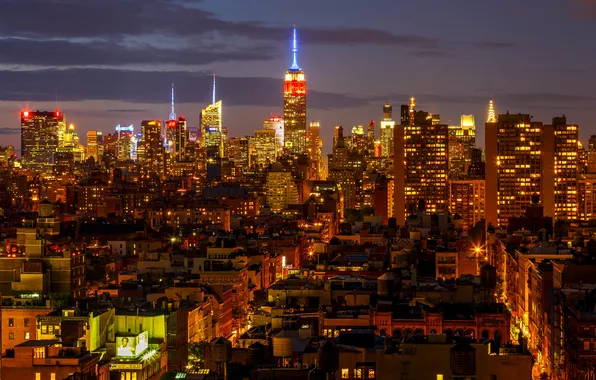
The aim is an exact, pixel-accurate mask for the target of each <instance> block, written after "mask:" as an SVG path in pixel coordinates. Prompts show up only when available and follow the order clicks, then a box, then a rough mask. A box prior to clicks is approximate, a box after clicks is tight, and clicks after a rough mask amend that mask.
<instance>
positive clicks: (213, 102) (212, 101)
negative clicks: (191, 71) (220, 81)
mask: <svg viewBox="0 0 596 380" xmlns="http://www.w3.org/2000/svg"><path fill="white" fill-rule="evenodd" d="M211 104H215V74H213V99H212V100H211Z"/></svg>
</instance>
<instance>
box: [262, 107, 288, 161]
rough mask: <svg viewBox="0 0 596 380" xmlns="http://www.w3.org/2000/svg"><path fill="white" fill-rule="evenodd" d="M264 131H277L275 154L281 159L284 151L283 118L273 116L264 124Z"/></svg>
mask: <svg viewBox="0 0 596 380" xmlns="http://www.w3.org/2000/svg"><path fill="white" fill-rule="evenodd" d="M263 129H272V130H274V131H275V152H276V155H277V156H278V157H279V156H281V155H282V153H283V150H284V120H283V119H282V118H281V116H275V115H272V116H270V117H269V119H267V120H265V121H264V122H263Z"/></svg>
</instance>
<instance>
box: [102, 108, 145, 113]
mask: <svg viewBox="0 0 596 380" xmlns="http://www.w3.org/2000/svg"><path fill="white" fill-rule="evenodd" d="M147 111H148V110H145V109H140V108H130V109H127V108H123V109H114V110H107V112H114V113H137V112H138V113H140V112H147Z"/></svg>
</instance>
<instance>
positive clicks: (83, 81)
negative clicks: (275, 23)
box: [0, 68, 369, 109]
mask: <svg viewBox="0 0 596 380" xmlns="http://www.w3.org/2000/svg"><path fill="white" fill-rule="evenodd" d="M0 77H1V78H2V86H1V87H0V100H5V101H20V102H28V101H31V102H45V101H53V100H55V97H56V92H57V93H58V94H59V96H60V101H63V102H68V101H80V100H115V101H124V102H132V103H168V102H169V101H170V89H171V85H172V83H174V84H175V86H176V99H177V101H178V102H181V103H207V102H210V100H211V87H212V80H213V78H212V76H211V75H210V74H207V73H193V72H185V71H175V72H162V71H132V70H116V69H92V68H86V69H65V70H58V69H45V70H32V71H10V70H5V71H0ZM282 88H283V82H282V80H281V79H276V78H249V77H233V78H228V77H218V78H217V95H218V98H219V97H221V98H222V99H223V100H224V104H227V105H235V106H239V105H240V106H268V107H269V106H275V107H279V106H281V103H282V97H281V95H280V94H281V91H282ZM308 96H309V98H308V103H309V107H310V108H321V109H334V108H347V107H356V106H360V105H364V104H367V103H368V101H369V99H367V98H361V97H357V96H350V95H344V94H334V93H329V92H320V91H309V92H308Z"/></svg>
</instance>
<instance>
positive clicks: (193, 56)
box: [0, 38, 277, 66]
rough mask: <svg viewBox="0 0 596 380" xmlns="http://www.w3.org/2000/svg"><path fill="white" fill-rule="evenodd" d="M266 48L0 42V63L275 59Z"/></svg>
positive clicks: (195, 62) (187, 62)
mask: <svg viewBox="0 0 596 380" xmlns="http://www.w3.org/2000/svg"><path fill="white" fill-rule="evenodd" d="M276 56H277V55H276V54H275V50H274V49H270V48H268V47H266V46H249V47H245V48H235V49H230V48H228V50H217V49H216V48H213V47H211V46H204V47H196V48H195V49H168V48H158V47H154V46H151V45H149V44H142V45H137V46H134V47H128V46H124V45H122V44H120V43H117V42H114V41H107V42H103V41H94V42H92V43H89V42H86V43H85V42H73V41H69V40H64V39H61V40H31V39H24V38H1V39H0V64H19V65H43V66H93V65H126V64H147V63H151V64H167V63H175V64H180V65H202V64H209V63H213V62H226V61H255V60H269V59H273V58H276Z"/></svg>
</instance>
